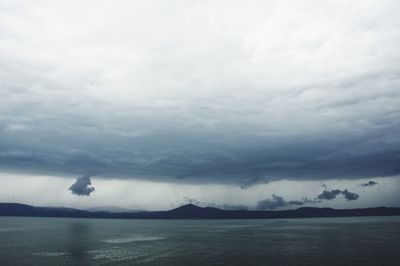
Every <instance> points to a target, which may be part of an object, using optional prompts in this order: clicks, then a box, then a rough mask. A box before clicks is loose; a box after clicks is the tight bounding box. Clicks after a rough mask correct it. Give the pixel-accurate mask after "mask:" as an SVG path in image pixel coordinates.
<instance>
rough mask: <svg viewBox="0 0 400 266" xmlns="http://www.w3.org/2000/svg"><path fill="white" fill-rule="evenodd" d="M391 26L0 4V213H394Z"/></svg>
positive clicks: (396, 75)
mask: <svg viewBox="0 0 400 266" xmlns="http://www.w3.org/2000/svg"><path fill="white" fill-rule="evenodd" d="M399 13H400V2H399V1H397V0H393V1H385V0H380V1H373V0H362V1H361V0H360V1H349V0H346V1H340V0H335V1H257V0H251V1H218V0H213V1H183V0H181V1H172V0H169V1H161V0H160V1H157V0H156V1H148V0H143V1H118V0H116V1H99V0H96V1H94V0H93V1H87V0H85V1H82V0H81V1H72V0H70V1H61V0H60V1H54V0H48V1H40V0H39V1H20V0H3V1H1V2H0V201H8V202H10V201H13V202H21V201H23V202H24V203H28V204H29V203H31V204H41V205H65V206H74V207H88V206H89V207H90V206H100V205H116V206H120V207H129V208H144V209H146V208H148V209H157V208H160V209H166V208H169V207H171V206H177V205H179V204H182V203H185V202H194V203H198V204H200V205H215V206H225V208H231V207H232V208H233V207H235V206H236V207H250V208H264V207H266V208H271V207H273V208H275V207H276V208H277V209H279V208H294V207H299V206H303V205H310V206H332V207H342V208H345V207H368V206H378V205H388V206H389V205H390V206H400V196H397V195H399V194H400V186H399V184H400V183H399V178H400V176H399V175H400V49H399V47H400V16H399ZM76 178H81V179H78V181H77V183H75V184H76V185H73V184H74V182H75V181H76ZM369 181H372V182H373V183H376V184H372V183H368V182H369ZM27 183H29V184H31V185H30V186H24V185H23V184H27ZM89 183H90V184H89ZM367 183H368V184H369V185H365V186H363V185H362V184H367ZM82 184H83V186H85V187H83V190H80V188H79V186H78V185H82ZM71 185H72V186H71ZM77 186H78V190H74V188H76V187H77ZM90 186H93V187H94V188H95V189H94V190H93V189H91V188H90ZM71 187H72V189H70V188H71ZM346 189H347V190H346ZM324 190H325V191H327V192H331V191H332V190H340V192H332V193H333V194H335V196H334V198H331V199H322V198H321V197H324V196H326V195H328V194H323V196H321V197H320V198H318V196H319V195H320V194H321V193H322V192H323V191H324ZM39 191H40V193H41V195H40V196H38V192H39ZM77 191H78V192H77ZM79 191H83V194H79V193H80V192H79ZM71 192H73V193H71ZM349 192H350V193H355V194H357V196H354V195H352V194H349ZM333 194H332V195H333ZM62 195H64V196H62ZM132 195H135V196H132ZM279 197H282V199H283V200H284V201H283V202H282V201H281V200H280V199H279ZM328 197H329V196H328ZM123 199H124V200H123ZM291 201H292V203H293V204H292V203H290V202H291ZM295 201H297V203H299V202H301V204H302V205H300V203H299V204H298V205H296V204H295ZM274 204H275V205H274ZM295 205H296V206H295ZM263 206H264V207H263Z"/></svg>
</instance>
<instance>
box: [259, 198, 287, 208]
mask: <svg viewBox="0 0 400 266" xmlns="http://www.w3.org/2000/svg"><path fill="white" fill-rule="evenodd" d="M286 205H287V202H286V201H285V200H284V199H283V197H280V196H277V195H275V194H272V198H271V199H265V200H260V201H259V202H257V207H256V208H257V209H258V210H273V209H276V208H280V207H284V206H286Z"/></svg>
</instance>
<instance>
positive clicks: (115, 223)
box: [0, 217, 400, 266]
mask: <svg viewBox="0 0 400 266" xmlns="http://www.w3.org/2000/svg"><path fill="white" fill-rule="evenodd" d="M0 265H191V266H193V265H400V217H348V218H312V219H272V220H117V219H115V220H114V219H73V218H33V217H0Z"/></svg>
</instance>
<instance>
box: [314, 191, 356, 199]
mask: <svg viewBox="0 0 400 266" xmlns="http://www.w3.org/2000/svg"><path fill="white" fill-rule="evenodd" d="M338 195H343V196H344V197H345V199H347V200H356V199H358V198H359V195H358V194H357V193H354V192H350V191H348V190H347V189H345V190H340V189H332V190H324V191H323V192H322V193H321V194H319V195H318V196H317V198H318V199H320V200H333V199H335V198H336V197H337V196H338Z"/></svg>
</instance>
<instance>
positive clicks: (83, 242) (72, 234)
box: [61, 219, 90, 265]
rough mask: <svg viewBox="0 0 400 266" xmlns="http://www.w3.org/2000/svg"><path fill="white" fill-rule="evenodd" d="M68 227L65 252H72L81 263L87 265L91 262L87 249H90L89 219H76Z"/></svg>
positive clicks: (73, 256)
mask: <svg viewBox="0 0 400 266" xmlns="http://www.w3.org/2000/svg"><path fill="white" fill-rule="evenodd" d="M66 228H67V230H66V231H67V232H66V236H67V241H66V242H65V243H66V246H65V249H64V250H65V253H66V254H71V255H72V256H71V257H72V258H74V260H75V262H76V263H78V264H79V265H87V264H88V263H89V261H88V259H89V256H88V254H87V251H88V250H89V249H90V227H89V225H88V221H87V220H83V219H81V220H79V219H76V220H74V221H73V222H71V223H67V226H66ZM61 253H62V252H61Z"/></svg>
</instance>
